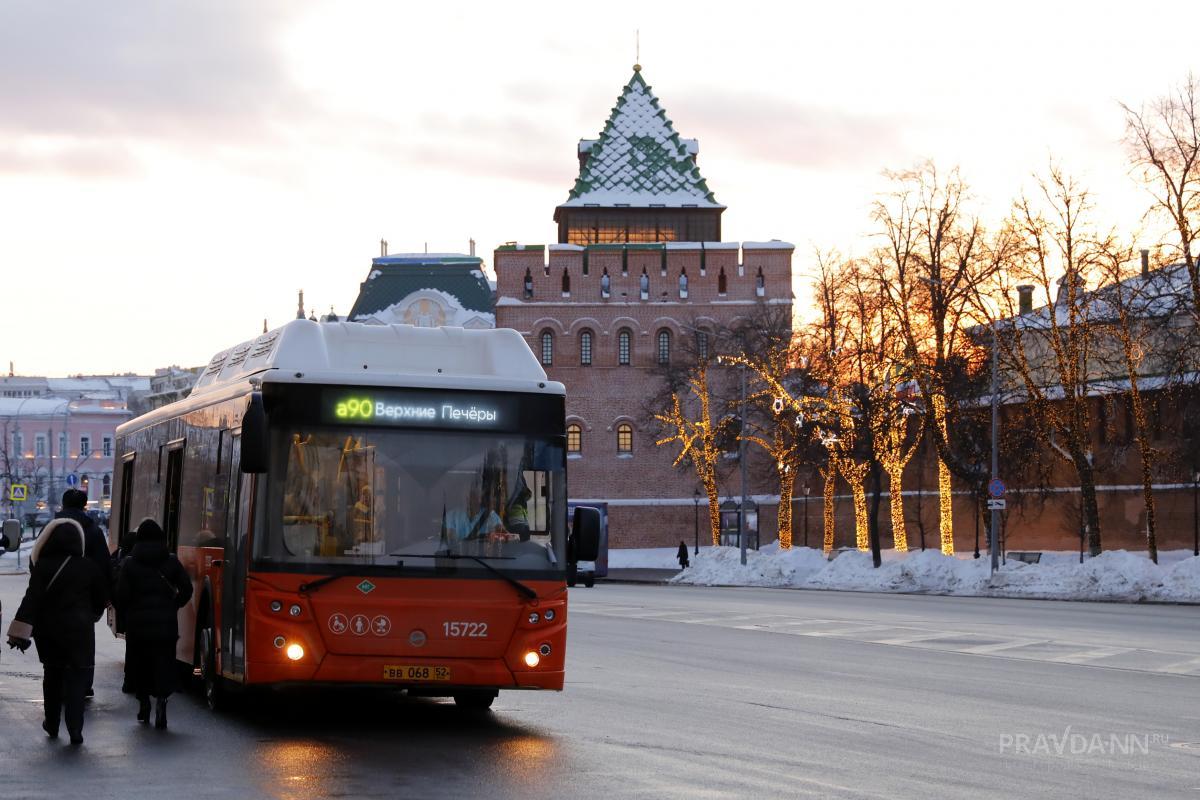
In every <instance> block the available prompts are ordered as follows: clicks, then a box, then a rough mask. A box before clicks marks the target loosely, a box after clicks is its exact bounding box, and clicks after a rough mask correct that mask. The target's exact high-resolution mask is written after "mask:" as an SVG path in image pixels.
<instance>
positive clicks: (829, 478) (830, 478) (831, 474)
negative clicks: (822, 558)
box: [819, 450, 838, 555]
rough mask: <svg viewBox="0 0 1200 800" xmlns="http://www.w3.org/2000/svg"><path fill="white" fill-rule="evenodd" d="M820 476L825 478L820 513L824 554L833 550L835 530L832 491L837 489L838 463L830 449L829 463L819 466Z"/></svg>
mask: <svg viewBox="0 0 1200 800" xmlns="http://www.w3.org/2000/svg"><path fill="white" fill-rule="evenodd" d="M819 471H820V473H821V477H822V478H823V479H824V480H825V490H824V501H825V502H824V504H823V506H822V515H823V517H824V521H825V539H824V542H823V543H822V549H824V551H825V555H829V554H830V553H831V552H833V538H834V534H835V533H836V531H837V526H836V524H835V518H834V505H833V504H834V497H833V495H834V491H835V490H836V489H837V476H838V463H837V456H835V455H834V454H833V451H832V450H831V451H830V452H829V464H828V465H826V466H824V467H821V468H820V470H819Z"/></svg>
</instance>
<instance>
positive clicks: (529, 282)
mask: <svg viewBox="0 0 1200 800" xmlns="http://www.w3.org/2000/svg"><path fill="white" fill-rule="evenodd" d="M531 297H533V275H531V274H530V272H529V270H525V299H526V300H528V299H529V298H531Z"/></svg>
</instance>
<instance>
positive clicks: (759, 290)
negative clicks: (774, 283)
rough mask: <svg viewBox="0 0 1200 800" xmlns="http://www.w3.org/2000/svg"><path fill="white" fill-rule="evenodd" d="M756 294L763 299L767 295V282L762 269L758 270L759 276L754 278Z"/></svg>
mask: <svg viewBox="0 0 1200 800" xmlns="http://www.w3.org/2000/svg"><path fill="white" fill-rule="evenodd" d="M754 293H755V294H756V295H758V296H759V297H763V296H764V295H766V293H767V282H766V279H765V278H763V274H762V267H759V268H758V274H757V275H755V276H754Z"/></svg>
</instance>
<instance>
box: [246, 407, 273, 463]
mask: <svg viewBox="0 0 1200 800" xmlns="http://www.w3.org/2000/svg"><path fill="white" fill-rule="evenodd" d="M269 449H270V444H269V441H268V439H267V410H266V409H265V408H264V407H263V399H262V393H261V392H253V393H251V395H250V402H249V403H247V404H246V413H245V414H243V415H242V467H241V469H242V472H257V473H262V472H266V471H267V451H268V450H269Z"/></svg>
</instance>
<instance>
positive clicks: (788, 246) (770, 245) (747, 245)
mask: <svg viewBox="0 0 1200 800" xmlns="http://www.w3.org/2000/svg"><path fill="white" fill-rule="evenodd" d="M742 249H743V250H795V249H796V245H794V244H792V243H791V242H784V241H781V240H779V239H772V240H771V241H769V242H742Z"/></svg>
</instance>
